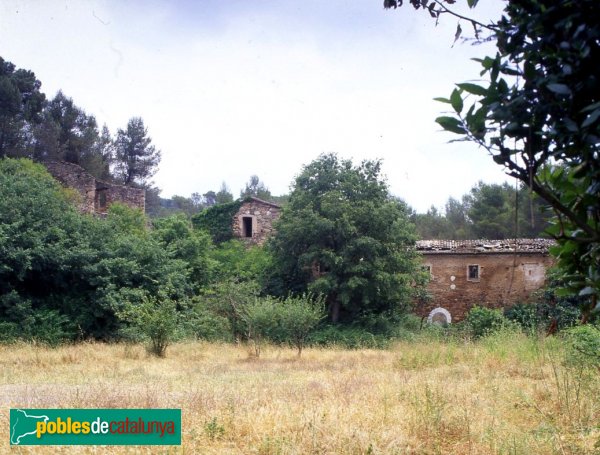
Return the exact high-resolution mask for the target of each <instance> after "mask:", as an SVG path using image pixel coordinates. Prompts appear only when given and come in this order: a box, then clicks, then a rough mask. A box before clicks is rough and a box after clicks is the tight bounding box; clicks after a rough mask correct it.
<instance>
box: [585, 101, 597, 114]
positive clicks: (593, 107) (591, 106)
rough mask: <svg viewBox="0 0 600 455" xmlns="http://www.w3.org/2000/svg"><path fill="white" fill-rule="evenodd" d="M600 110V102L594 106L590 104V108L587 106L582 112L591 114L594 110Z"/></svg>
mask: <svg viewBox="0 0 600 455" xmlns="http://www.w3.org/2000/svg"><path fill="white" fill-rule="evenodd" d="M598 108H600V102H598V103H593V104H590V105H589V106H586V107H585V108H583V109H582V110H581V112H589V111H593V110H594V109H598Z"/></svg>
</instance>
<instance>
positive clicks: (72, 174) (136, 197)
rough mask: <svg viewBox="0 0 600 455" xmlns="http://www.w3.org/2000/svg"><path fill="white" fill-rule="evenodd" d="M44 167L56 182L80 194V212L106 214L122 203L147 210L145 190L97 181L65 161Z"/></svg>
mask: <svg viewBox="0 0 600 455" xmlns="http://www.w3.org/2000/svg"><path fill="white" fill-rule="evenodd" d="M44 165H45V166H46V169H48V172H49V173H50V174H51V175H52V176H53V177H54V178H55V179H56V180H58V181H59V182H60V183H62V184H63V185H64V186H66V187H67V188H73V189H74V190H76V191H77V192H78V193H79V194H80V196H81V202H80V203H79V210H80V211H81V212H84V213H95V214H105V213H106V211H107V209H108V207H109V206H110V204H112V203H113V202H121V203H123V204H126V205H128V206H130V207H132V208H140V209H142V210H144V209H145V205H146V192H145V190H143V189H140V188H131V187H128V186H122V185H114V184H112V183H107V182H103V181H101V180H97V179H95V178H94V177H93V176H92V175H90V174H89V173H88V172H87V171H86V170H85V169H83V168H82V167H81V166H78V165H77V164H73V163H67V162H65V161H46V162H44Z"/></svg>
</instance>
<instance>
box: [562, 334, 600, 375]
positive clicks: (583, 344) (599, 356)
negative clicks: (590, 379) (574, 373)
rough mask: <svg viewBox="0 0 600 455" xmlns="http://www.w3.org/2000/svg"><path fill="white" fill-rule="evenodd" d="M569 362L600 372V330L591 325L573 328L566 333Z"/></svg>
mask: <svg viewBox="0 0 600 455" xmlns="http://www.w3.org/2000/svg"><path fill="white" fill-rule="evenodd" d="M565 335H566V340H567V343H568V346H569V351H570V352H569V359H568V360H569V362H571V363H574V364H577V365H582V366H592V367H595V368H598V369H599V370H600V329H599V328H598V327H596V326H594V325H591V324H585V325H580V326H577V327H572V328H570V329H568V330H566V332H565Z"/></svg>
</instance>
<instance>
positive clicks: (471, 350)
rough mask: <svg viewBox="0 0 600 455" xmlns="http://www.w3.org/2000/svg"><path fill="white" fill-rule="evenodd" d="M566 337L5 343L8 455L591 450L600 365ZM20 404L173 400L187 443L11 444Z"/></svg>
mask: <svg viewBox="0 0 600 455" xmlns="http://www.w3.org/2000/svg"><path fill="white" fill-rule="evenodd" d="M561 356H562V353H561V346H560V344H559V342H558V341H557V340H541V341H532V340H530V339H527V338H525V337H519V336H516V335H515V334H509V335H505V336H502V335H499V336H497V337H495V338H491V339H488V340H485V341H483V342H481V343H477V344H472V343H466V344H446V343H441V342H435V341H430V342H419V343H399V344H397V345H395V346H394V347H393V348H392V349H389V350H385V351H374V350H357V351H348V350H336V349H307V350H306V351H305V352H304V354H303V357H302V358H301V359H298V358H297V357H296V353H295V351H294V350H291V349H283V348H277V347H269V348H267V349H265V350H264V351H263V354H262V356H261V358H260V359H255V358H252V357H251V356H250V355H249V348H248V347H244V346H233V345H219V344H207V343H186V344H177V345H175V346H172V347H170V348H169V351H168V352H167V358H165V359H157V358H153V357H148V356H147V355H146V353H145V351H144V349H143V347H141V346H127V345H105V344H81V345H77V346H64V347H60V348H57V349H48V348H44V347H39V346H32V345H26V344H24V345H16V346H4V347H0V403H1V406H0V421H1V422H2V424H1V426H0V428H1V435H0V441H1V443H0V444H1V445H0V451H1V452H2V453H8V452H10V453H140V452H141V453H203V454H216V453H218V454H222V453H224V454H229V453H231V454H311V453H323V454H326V453H332V454H333V453H336V454H337V453H344V454H346V453H348V454H365V453H373V454H378V453H384V454H394V453H397V454H405V453H414V454H493V453H498V454H521V453H527V454H555V453H556V454H584V453H594V443H595V441H596V440H598V439H599V438H600V430H599V428H598V422H599V420H600V393H599V392H600V381H599V379H598V375H597V374H587V373H586V372H585V371H579V370H577V369H570V368H565V367H564V366H563V365H562V362H561V360H560V359H561V358H562V357H561ZM10 407H26V408H52V407H70V408H81V407H85V408H87V407H92V408H93V407H99V408H105V407H109V408H110V407H175V408H181V409H182V416H183V422H182V425H183V435H182V436H183V443H182V446H181V447H175V448H173V447H171V448H169V447H154V448H151V447H142V448H140V447H137V448H123V447H104V448H93V447H64V448H61V447H52V448H43V447H40V448H12V449H11V448H10V447H9V445H8V442H9V436H8V409H9V408H10Z"/></svg>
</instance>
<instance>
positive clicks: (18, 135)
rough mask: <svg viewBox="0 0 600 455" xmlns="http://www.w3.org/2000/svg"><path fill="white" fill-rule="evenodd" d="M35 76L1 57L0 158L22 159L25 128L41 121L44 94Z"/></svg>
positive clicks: (24, 144) (25, 137)
mask: <svg viewBox="0 0 600 455" xmlns="http://www.w3.org/2000/svg"><path fill="white" fill-rule="evenodd" d="M41 86H42V83H41V82H40V81H39V80H37V79H36V77H35V74H34V73H33V72H31V71H28V70H24V69H15V65H13V64H12V63H10V62H7V61H6V60H4V59H3V58H2V57H0V158H2V157H4V156H22V155H23V149H24V147H25V146H26V142H27V136H26V134H25V131H24V128H25V126H26V125H27V124H28V123H29V124H33V125H35V124H38V123H40V121H41V112H42V107H43V105H44V102H45V99H46V97H45V95H44V94H43V93H41V92H40V87H41Z"/></svg>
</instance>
